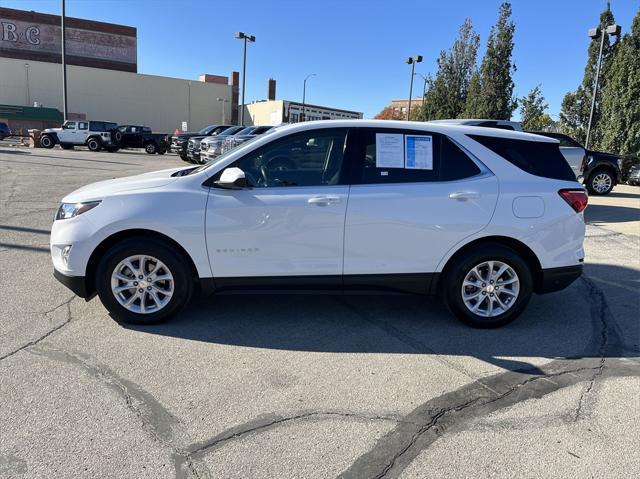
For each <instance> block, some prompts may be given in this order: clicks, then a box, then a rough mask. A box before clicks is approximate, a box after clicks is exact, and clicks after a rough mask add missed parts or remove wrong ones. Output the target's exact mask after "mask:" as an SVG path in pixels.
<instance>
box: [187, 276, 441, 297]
mask: <svg viewBox="0 0 640 479" xmlns="http://www.w3.org/2000/svg"><path fill="white" fill-rule="evenodd" d="M439 276H440V274H439V273H406V274H404V273H403V274H354V275H344V276H341V275H332V276H251V277H237V278H235V277H234V278H230V277H225V278H200V288H201V290H202V293H203V295H209V294H211V293H222V292H231V291H233V292H247V293H255V292H257V291H285V292H292V291H295V292H305V293H309V294H311V293H325V294H326V293H332V292H333V293H338V292H357V291H371V292H386V293H400V294H419V295H431V294H436V292H437V285H438V279H439Z"/></svg>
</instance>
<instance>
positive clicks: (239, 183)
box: [213, 167, 249, 190]
mask: <svg viewBox="0 0 640 479" xmlns="http://www.w3.org/2000/svg"><path fill="white" fill-rule="evenodd" d="M213 184H214V185H215V186H216V187H218V188H225V189H228V190H241V189H242V188H248V187H249V182H248V181H247V178H246V177H245V174H244V171H242V170H241V169H240V168H235V167H233V168H226V169H225V170H224V171H223V172H222V175H220V179H219V180H218V181H215V182H214V183H213Z"/></svg>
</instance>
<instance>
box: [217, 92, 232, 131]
mask: <svg viewBox="0 0 640 479" xmlns="http://www.w3.org/2000/svg"><path fill="white" fill-rule="evenodd" d="M216 100H218V101H219V102H222V124H223V125H224V124H226V118H225V116H224V110H225V108H224V104H225V103H229V100H225V99H224V98H216Z"/></svg>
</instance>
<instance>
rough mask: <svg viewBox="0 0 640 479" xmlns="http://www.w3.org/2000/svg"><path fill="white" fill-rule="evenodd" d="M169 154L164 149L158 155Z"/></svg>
mask: <svg viewBox="0 0 640 479" xmlns="http://www.w3.org/2000/svg"><path fill="white" fill-rule="evenodd" d="M166 152H167V150H165V149H164V148H161V149H159V150H158V155H164V154H165V153H166Z"/></svg>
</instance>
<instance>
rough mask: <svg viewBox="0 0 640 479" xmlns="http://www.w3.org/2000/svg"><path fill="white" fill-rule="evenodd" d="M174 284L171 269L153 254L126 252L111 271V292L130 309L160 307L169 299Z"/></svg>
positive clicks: (140, 310) (146, 311)
mask: <svg viewBox="0 0 640 479" xmlns="http://www.w3.org/2000/svg"><path fill="white" fill-rule="evenodd" d="M174 288H175V283H174V280H173V275H172V274H171V271H170V270H169V268H168V267H167V266H166V265H165V264H164V263H163V262H162V261H160V260H159V259H157V258H154V257H153V256H148V255H135V256H129V257H127V258H125V259H124V260H122V261H120V263H118V265H117V266H116V267H115V268H114V270H113V272H112V274H111V292H112V293H113V295H114V297H115V298H116V300H117V301H118V303H120V305H121V306H122V307H124V308H126V309H127V310H129V311H131V312H133V313H138V314H151V313H156V312H158V311H160V310H161V309H163V308H164V307H165V306H167V304H169V301H171V297H172V296H173V293H174Z"/></svg>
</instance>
